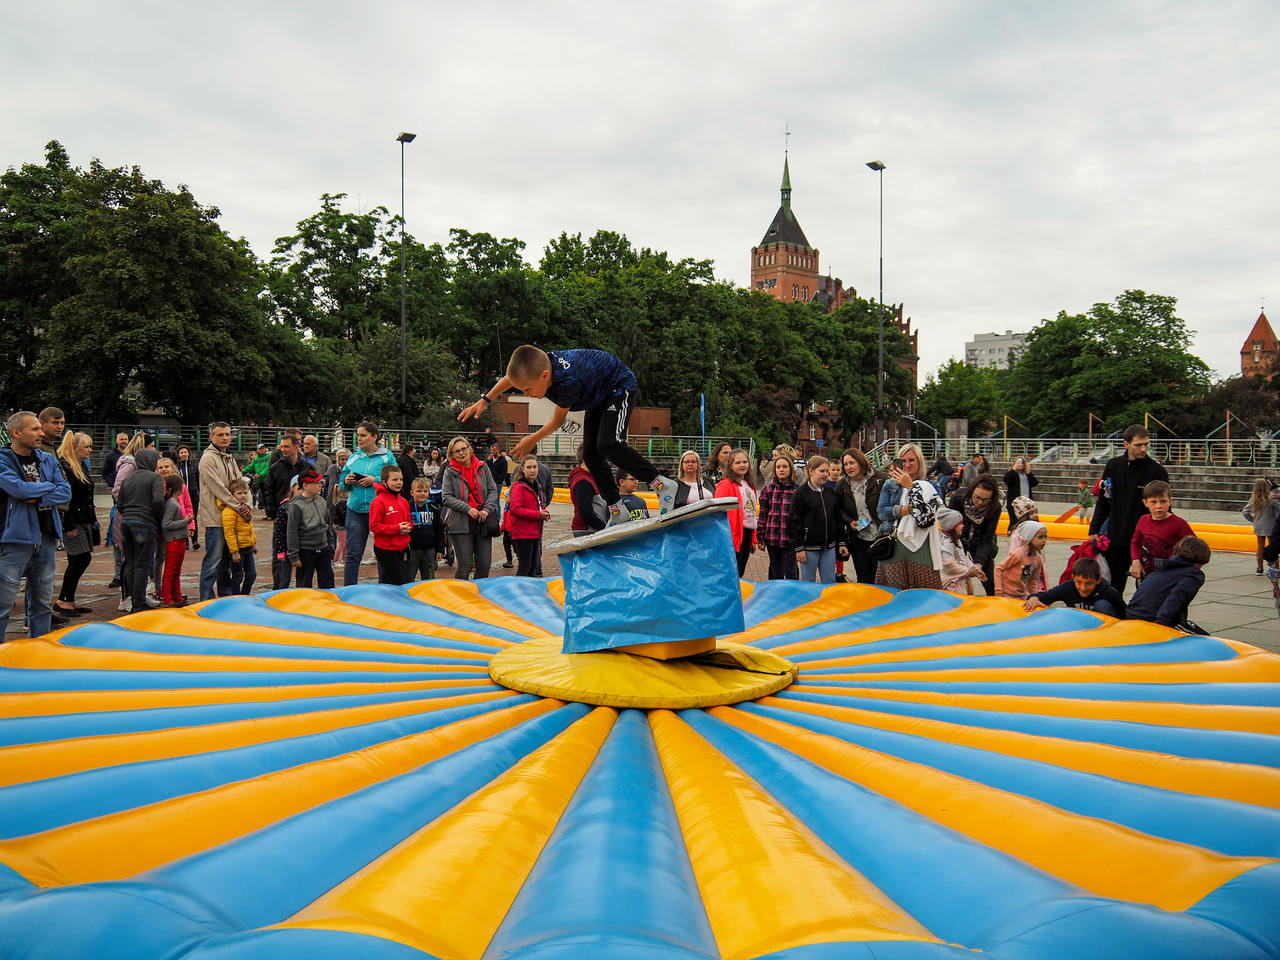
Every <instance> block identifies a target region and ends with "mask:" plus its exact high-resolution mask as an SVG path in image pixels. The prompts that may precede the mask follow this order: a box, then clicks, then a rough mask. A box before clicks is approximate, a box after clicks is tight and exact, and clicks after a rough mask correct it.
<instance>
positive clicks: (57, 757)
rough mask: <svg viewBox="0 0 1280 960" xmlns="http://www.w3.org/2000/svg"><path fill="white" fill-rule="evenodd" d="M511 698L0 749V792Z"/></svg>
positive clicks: (374, 707) (461, 699)
mask: <svg viewBox="0 0 1280 960" xmlns="http://www.w3.org/2000/svg"><path fill="white" fill-rule="evenodd" d="M507 696H514V693H510V692H508V691H505V690H503V691H494V692H492V693H472V694H465V695H463V696H458V697H439V698H436V697H432V698H430V699H425V700H405V701H400V702H397V703H380V704H370V705H366V706H360V707H343V708H339V709H335V710H321V711H318V712H315V713H301V714H290V715H288V716H283V717H263V718H254V719H251V720H235V721H232V722H230V723H216V724H208V725H204V726H198V727H173V728H170V729H167V730H147V731H145V732H142V733H118V734H109V735H106V736H101V737H82V738H77V739H74V740H54V741H52V742H49V743H28V744H22V745H20V746H13V747H0V787H7V786H10V785H11V784H15V783H26V782H28V781H31V780H46V779H48V778H49V777H60V776H64V775H65V774H68V773H77V772H79V771H81V770H97V769H100V768H102V767H113V766H116V765H117V764H122V763H140V762H142V761H146V760H160V759H163V758H166V757H184V756H190V755H191V754H196V753H209V752H211V751H215V750H230V749H233V748H236V747H245V746H249V745H251V744H255V743H266V742H267V741H269V740H285V739H287V738H289V737H304V736H308V735H309V734H314V733H322V732H326V731H330V730H337V729H340V728H342V727H354V726H358V725H360V724H363V723H375V722H377V721H379V720H390V719H392V718H395V717H405V716H410V715H412V714H420V713H429V712H431V711H432V710H444V709H447V708H448V707H457V706H461V705H462V704H467V703H480V702H483V701H485V700H495V699H498V698H500V697H507Z"/></svg>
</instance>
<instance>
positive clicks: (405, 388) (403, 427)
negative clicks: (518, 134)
mask: <svg viewBox="0 0 1280 960" xmlns="http://www.w3.org/2000/svg"><path fill="white" fill-rule="evenodd" d="M417 136H418V135H417V134H416V133H401V134H400V136H398V137H396V140H398V141H399V142H400V443H401V445H403V444H404V442H405V436H404V435H405V433H406V431H407V430H408V424H407V423H406V418H407V417H408V415H409V337H408V333H407V332H406V329H405V322H404V313H405V310H404V276H405V273H404V271H405V267H404V145H405V144H406V143H413V141H414V138H416V137H417Z"/></svg>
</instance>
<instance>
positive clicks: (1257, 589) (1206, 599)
mask: <svg viewBox="0 0 1280 960" xmlns="http://www.w3.org/2000/svg"><path fill="white" fill-rule="evenodd" d="M1069 506H1070V505H1068V504H1053V503H1043V504H1041V505H1040V512H1041V516H1042V517H1056V516H1058V515H1060V514H1061V513H1063V512H1065V511H1066V510H1067V509H1069ZM98 507H99V513H100V515H101V516H102V517H103V518H104V519H105V518H106V516H107V515H108V514H109V512H110V509H111V501H110V498H109V497H99V498H98ZM1175 509H1176V506H1175ZM1177 512H1178V513H1179V515H1180V516H1182V517H1184V518H1185V519H1186V520H1188V521H1189V522H1191V523H1196V522H1201V523H1241V522H1242V520H1241V519H1240V515H1239V514H1238V513H1227V512H1222V511H1214V510H1189V511H1185V512H1184V511H1177ZM551 514H552V518H551V521H550V522H549V523H548V525H547V531H546V541H545V542H547V543H550V542H552V541H554V540H560V539H563V538H565V537H568V536H569V521H570V519H571V518H572V515H573V511H572V508H571V507H569V506H568V505H565V504H553V505H552V508H551ZM255 526H256V528H257V531H258V543H259V548H258V582H257V584H256V585H255V586H254V593H259V592H264V591H267V590H270V589H271V567H270V561H269V556H270V543H271V524H270V523H269V522H267V521H265V520H262V519H259V520H258V521H257V523H256V524H255ZM1001 540H1002V543H1001V546H1002V548H1003V545H1004V544H1003V538H1001ZM1071 546H1072V544H1071V543H1068V542H1063V541H1057V542H1054V541H1051V542H1050V544H1049V547H1048V549H1047V551H1046V553H1047V561H1048V570H1049V573H1050V575H1051V576H1050V582H1051V583H1053V582H1056V580H1057V578H1058V576H1059V575H1060V574H1061V572H1062V570H1063V568H1064V567H1065V566H1066V563H1067V557H1068V556H1069V554H1070V550H1071ZM494 548H495V551H494V558H495V559H494V564H493V568H492V570H491V571H490V575H491V576H499V577H500V576H512V575H513V574H514V573H515V570H514V569H504V568H503V566H502V560H503V557H502V550H501V545H500V542H499V541H494ZM1002 552H1003V551H1002ZM372 556H373V542H372V540H370V543H369V547H368V552H367V554H366V558H367V559H368V558H372ZM203 558H204V552H203V551H199V552H188V554H187V560H186V563H185V565H184V567H183V574H182V580H183V588H184V590H185V591H186V594H187V596H188V597H189V598H190V599H192V600H194V599H196V598H198V597H199V595H200V589H199V583H198V581H199V573H200V562H201V560H202V559H203ZM64 563H65V557H64V556H63V555H62V554H59V555H58V579H57V582H56V584H55V595H56V592H57V587H58V586H60V585H61V583H62V568H63V565H64ZM336 566H337V567H338V571H337V579H338V583H339V584H341V582H342V571H341V562H339V563H338V564H337V565H336ZM1255 568H1256V563H1255V561H1254V557H1253V554H1245V553H1227V552H1222V551H1219V552H1217V553H1215V554H1214V556H1213V560H1212V561H1211V562H1210V563H1209V565H1208V566H1207V567H1205V576H1206V582H1205V585H1204V588H1203V589H1202V590H1201V591H1200V595H1199V596H1198V597H1197V598H1196V600H1195V602H1194V603H1193V604H1192V606H1191V619H1192V620H1194V621H1196V622H1197V623H1199V624H1200V625H1201V626H1202V627H1204V628H1205V629H1206V630H1208V631H1209V632H1210V633H1212V634H1213V635H1214V636H1218V637H1226V638H1228V639H1231V640H1242V641H1245V642H1246V643H1252V644H1255V645H1256V646H1259V647H1264V648H1265V649H1267V650H1271V651H1274V652H1277V653H1280V617H1277V614H1276V607H1275V603H1274V601H1273V599H1272V596H1271V584H1270V581H1268V580H1267V579H1266V578H1265V577H1259V576H1256V575H1255V573H1254V570H1255ZM767 572H768V563H767V560H766V558H765V555H764V554H763V553H758V554H754V555H753V556H752V558H751V562H750V563H749V564H748V566H747V579H748V580H765V579H767ZM543 573H545V574H546V575H547V576H548V577H555V576H559V574H560V567H559V563H558V562H557V561H556V558H555V557H547V558H546V559H545V561H544V563H543ZM437 575H438V576H442V577H451V576H453V569H452V568H451V567H447V566H441V567H440V568H439V569H438V572H437ZM111 576H112V558H111V550H110V549H107V548H101V547H100V548H98V550H97V551H95V553H94V557H93V561H92V563H91V564H90V566H89V569H88V570H87V571H85V575H84V577H83V579H82V580H81V581H80V589H79V593H78V595H77V597H76V602H77V603H78V604H79V605H80V606H86V607H91V608H93V611H94V612H93V613H92V614H87V615H85V616H83V617H80V618H78V620H77V621H76V622H79V623H84V622H90V621H102V620H114V619H116V618H117V617H122V616H124V614H123V613H121V612H120V611H119V610H118V609H117V604H118V602H119V599H120V598H119V594H118V593H117V591H115V590H113V589H111V588H109V587H108V586H107V584H108V583H110V581H111ZM376 579H377V572H376V568H375V566H374V565H373V564H372V563H371V562H369V563H366V565H364V566H363V567H362V568H361V580H362V581H364V580H368V581H371V582H372V581H375V580H376ZM1130 593H1132V585H1131V586H1130ZM22 630H23V627H22V600H21V599H19V601H18V603H17V605H16V606H15V607H14V611H13V615H12V616H11V617H10V625H9V633H8V635H7V639H13V638H14V637H16V636H20V635H21V633H22Z"/></svg>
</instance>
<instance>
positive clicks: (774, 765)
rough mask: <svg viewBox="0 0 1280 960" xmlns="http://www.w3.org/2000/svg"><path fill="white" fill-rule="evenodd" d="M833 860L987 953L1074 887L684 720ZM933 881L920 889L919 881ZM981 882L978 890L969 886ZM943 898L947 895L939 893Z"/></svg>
mask: <svg viewBox="0 0 1280 960" xmlns="http://www.w3.org/2000/svg"><path fill="white" fill-rule="evenodd" d="M680 716H681V718H682V719H684V720H685V721H686V722H688V723H689V725H690V726H692V727H693V729H694V730H696V731H697V732H698V733H699V734H700V735H701V736H702V737H704V738H705V739H706V740H707V741H708V742H709V743H710V744H711V745H712V746H714V747H715V748H716V749H717V750H719V751H720V752H721V753H723V754H724V755H725V756H727V757H728V758H729V759H730V760H732V761H733V762H734V763H735V764H737V765H738V766H739V767H740V768H742V770H743V771H744V772H745V773H747V774H748V775H749V776H751V777H752V778H754V779H755V780H756V781H757V782H759V783H760V785H761V786H763V787H764V788H765V789H766V790H768V791H769V793H770V794H772V795H773V796H774V797H775V798H776V799H777V800H778V801H779V802H780V803H782V804H783V805H784V806H785V807H786V808H787V809H788V810H790V811H791V812H792V813H793V814H795V815H796V817H798V818H799V819H800V820H801V821H802V822H803V823H804V824H806V825H807V826H808V827H809V828H810V829H812V830H813V831H814V832H815V833H817V834H818V836H820V837H821V838H822V839H823V840H824V841H825V842H826V843H827V844H828V845H829V846H830V847H831V848H832V849H833V850H835V852H836V853H838V854H839V855H840V856H841V857H842V858H844V860H845V861H846V862H848V863H849V864H850V865H851V866H852V867H853V868H854V869H856V870H858V871H859V872H860V873H862V874H863V875H864V876H865V877H866V878H867V879H868V880H869V881H871V882H872V883H873V884H875V885H876V886H877V887H878V888H879V889H880V890H883V891H884V893H885V895H886V896H888V897H889V898H890V899H891V900H892V901H893V902H894V903H896V904H898V906H900V907H902V909H904V910H906V911H907V912H908V913H910V914H911V915H912V916H913V917H915V918H916V919H917V920H919V921H920V923H921V924H923V925H924V926H925V927H926V928H928V929H929V930H931V931H933V933H934V934H935V935H937V936H938V937H941V938H942V939H944V940H951V941H954V942H956V943H962V944H964V945H965V946H968V947H984V946H986V944H987V940H988V938H989V937H990V936H991V935H992V931H998V930H1002V929H1003V928H1004V927H1005V926H1006V925H1008V924H1012V923H1015V922H1016V918H1017V917H1018V916H1019V915H1020V914H1022V913H1024V912H1025V911H1027V910H1029V909H1031V908H1032V907H1033V906H1034V905H1036V904H1039V903H1041V902H1045V901H1050V900H1056V899H1061V898H1070V897H1074V896H1076V895H1077V894H1079V893H1080V891H1079V890H1077V889H1076V888H1075V887H1073V886H1071V885H1069V884H1067V883H1065V882H1063V881H1062V880H1060V879H1058V878H1057V877H1054V876H1051V875H1049V874H1047V873H1044V872H1043V871H1041V870H1037V869H1036V868H1034V867H1032V866H1029V865H1027V864H1025V863H1023V862H1022V861H1020V860H1018V859H1016V858H1014V857H1011V856H1009V855H1008V854H1006V853H1003V852H1001V851H999V850H993V849H991V848H990V847H987V846H985V845H983V844H980V843H977V842H975V841H974V840H972V839H970V838H969V837H966V836H964V835H963V834H960V833H958V832H956V831H954V830H951V829H949V828H947V827H944V826H942V825H940V824H938V823H935V822H934V821H932V820H930V819H929V818H927V817H924V816H921V815H920V814H918V813H916V812H914V811H913V810H910V809H908V808H907V807H904V806H902V805H901V804H899V803H896V802H894V801H892V800H889V799H886V798H885V797H882V796H880V795H879V794H876V793H874V792H872V791H871V790H868V789H867V788H865V787H863V786H860V785H859V784H856V783H852V782H851V781H849V780H846V779H844V778H843V777H840V776H837V775H836V774H834V773H832V772H830V771H828V770H825V769H823V768H822V767H819V766H818V765H816V764H814V763H811V762H810V761H808V760H805V759H804V758H802V757H798V756H796V755H795V754H793V753H791V752H789V751H787V750H784V749H783V748H782V747H779V746H777V745H776V744H773V743H770V742H768V741H766V740H762V739H760V738H758V737H755V736H752V735H751V734H749V733H747V732H746V731H743V730H740V729H738V728H736V727H734V726H732V725H731V724H727V723H725V722H724V721H723V720H719V719H717V718H716V717H713V716H711V715H710V714H707V713H705V712H703V711H700V710H686V711H682V712H681V714H680ZM926 876H927V877H929V882H928V883H921V882H920V878H921V877H926ZM974 877H981V878H982V882H981V883H974V882H973V878H974ZM942 890H946V891H947V895H946V896H940V895H939V892H940V891H942Z"/></svg>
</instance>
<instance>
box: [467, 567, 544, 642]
mask: <svg viewBox="0 0 1280 960" xmlns="http://www.w3.org/2000/svg"><path fill="white" fill-rule="evenodd" d="M475 584H476V587H477V588H478V589H479V591H480V596H482V597H484V598H485V599H486V600H488V601H489V602H490V603H496V604H497V605H498V606H500V607H502V609H504V610H513V611H518V612H519V615H520V616H521V617H523V618H524V619H525V620H528V621H529V622H530V623H536V624H537V625H538V626H540V627H542V629H544V630H546V631H547V632H548V633H553V634H556V635H557V636H558V635H559V634H560V632H561V631H562V630H564V607H562V606H560V604H558V603H556V601H555V600H553V599H552V597H551V594H550V593H548V592H547V581H546V580H545V579H542V578H538V579H534V578H533V577H485V578H484V579H483V580H477V581H475Z"/></svg>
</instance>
